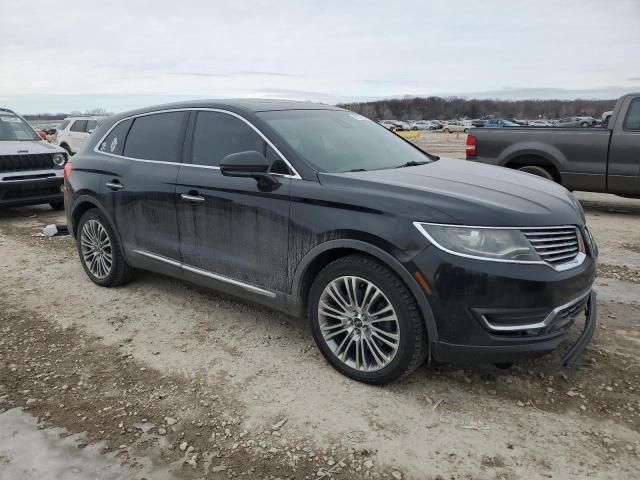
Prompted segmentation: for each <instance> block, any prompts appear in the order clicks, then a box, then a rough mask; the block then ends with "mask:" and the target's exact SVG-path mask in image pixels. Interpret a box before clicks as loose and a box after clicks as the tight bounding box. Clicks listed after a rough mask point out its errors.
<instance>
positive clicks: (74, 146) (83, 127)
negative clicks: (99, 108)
mask: <svg viewBox="0 0 640 480" xmlns="http://www.w3.org/2000/svg"><path fill="white" fill-rule="evenodd" d="M104 119H105V117H96V116H90V115H81V116H74V117H67V118H65V119H64V121H63V122H62V124H61V125H60V128H59V129H58V132H57V138H56V139H57V142H58V145H60V146H61V147H62V148H64V149H65V150H66V151H67V153H68V154H69V155H73V154H74V153H77V152H79V151H80V150H82V149H83V148H84V146H85V144H86V143H87V140H89V136H90V135H91V134H92V133H93V131H94V130H95V129H96V128H97V126H98V125H100V123H102V121H103V120H104Z"/></svg>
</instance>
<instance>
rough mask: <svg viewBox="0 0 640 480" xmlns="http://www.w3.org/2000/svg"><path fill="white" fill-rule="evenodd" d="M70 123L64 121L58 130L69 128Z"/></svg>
mask: <svg viewBox="0 0 640 480" xmlns="http://www.w3.org/2000/svg"><path fill="white" fill-rule="evenodd" d="M69 123H70V122H69V120H64V121H63V122H62V123H61V124H60V126H59V127H58V130H64V129H65V128H67V125H69Z"/></svg>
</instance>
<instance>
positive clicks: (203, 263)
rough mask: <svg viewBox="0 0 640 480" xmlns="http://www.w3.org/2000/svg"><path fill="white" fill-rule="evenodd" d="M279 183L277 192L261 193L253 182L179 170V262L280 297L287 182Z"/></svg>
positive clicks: (191, 169) (210, 171) (191, 168)
mask: <svg viewBox="0 0 640 480" xmlns="http://www.w3.org/2000/svg"><path fill="white" fill-rule="evenodd" d="M279 180H280V182H281V184H280V186H279V187H278V188H277V189H276V190H275V191H271V192H262V191H260V190H259V189H258V185H257V182H256V181H255V180H254V179H251V178H232V177H225V176H223V175H222V174H221V173H220V171H219V170H217V169H213V168H198V167H194V166H189V165H183V166H182V168H181V169H180V174H179V177H178V187H177V190H176V202H177V211H178V223H179V230H180V249H181V254H182V261H183V262H184V263H185V264H186V265H188V266H192V267H196V268H198V269H202V270H204V271H205V272H207V273H209V274H214V275H218V276H222V277H225V279H231V280H234V281H238V282H242V283H246V284H249V285H253V286H257V287H260V288H262V289H265V290H267V291H270V292H284V291H285V287H286V284H287V236H288V228H289V224H288V223H289V183H290V181H291V180H290V179H289V178H283V177H280V179H279ZM203 275H204V272H203Z"/></svg>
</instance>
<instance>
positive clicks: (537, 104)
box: [338, 97, 616, 120]
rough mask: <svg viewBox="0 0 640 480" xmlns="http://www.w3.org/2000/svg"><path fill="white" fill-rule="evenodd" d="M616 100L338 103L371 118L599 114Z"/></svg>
mask: <svg viewBox="0 0 640 480" xmlns="http://www.w3.org/2000/svg"><path fill="white" fill-rule="evenodd" d="M615 103H616V100H582V99H576V100H484V99H483V100H479V99H465V98H460V97H446V98H443V97H427V98H422V97H416V98H398V99H388V100H378V101H375V102H362V103H345V104H340V105H338V106H339V107H342V108H346V109H348V110H353V111H354V112H357V113H359V114H361V115H363V116H365V117H368V118H371V119H372V120H385V119H389V120H447V119H453V118H483V117H489V116H493V117H495V118H522V119H535V118H562V117H569V116H574V115H577V116H590V117H594V118H599V117H600V116H601V115H602V113H603V112H606V111H608V110H613V107H614V105H615Z"/></svg>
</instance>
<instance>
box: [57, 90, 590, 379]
mask: <svg viewBox="0 0 640 480" xmlns="http://www.w3.org/2000/svg"><path fill="white" fill-rule="evenodd" d="M347 126H348V128H346V127H347ZM65 205H66V214H67V220H68V225H69V230H70V232H71V233H72V235H73V236H74V237H75V239H76V242H77V248H78V254H79V257H80V262H81V263H82V266H83V268H84V270H85V272H86V274H87V275H88V277H89V278H90V279H91V280H92V281H93V282H94V283H96V284H98V285H101V286H105V287H110V286H116V285H120V284H123V283H125V282H127V281H129V280H130V279H131V278H132V277H133V275H134V271H135V269H146V270H152V271H156V272H160V273H164V274H168V275H172V276H175V277H178V278H181V279H185V280H188V281H191V282H194V283H197V284H200V285H204V286H208V287H213V288H216V289H218V290H220V291H223V292H227V293H229V294H233V295H237V296H240V297H242V298H245V299H248V300H251V301H254V302H257V303H261V304H264V305H267V306H270V307H273V308H276V309H280V310H282V311H285V312H288V313H290V314H293V315H297V316H305V317H308V318H309V321H310V324H311V331H312V334H313V337H314V339H315V341H316V343H317V345H318V347H319V349H320V351H321V352H322V354H323V355H324V356H325V358H326V359H327V360H328V362H329V363H330V364H331V365H332V366H333V367H335V368H336V369H337V370H339V371H340V372H342V373H343V374H345V375H347V376H349V377H351V378H354V379H356V380H359V381H362V382H367V383H377V384H379V383H386V382H389V381H392V380H395V379H398V378H400V377H402V376H404V375H406V374H408V373H409V372H411V371H412V370H414V369H415V368H416V367H418V366H419V365H420V364H422V363H423V361H424V360H425V359H426V358H430V359H433V360H438V361H451V362H456V363H477V362H481V363H493V362H511V361H514V360H515V359H517V358H522V357H528V356H531V355H539V354H542V353H545V352H549V351H552V350H554V349H556V347H558V345H559V344H560V343H561V342H562V341H563V340H564V339H565V338H566V336H567V334H568V333H569V332H570V331H574V329H578V328H579V327H578V326H577V322H578V321H582V320H584V321H583V322H582V325H584V330H583V331H582V333H581V335H580V338H579V340H578V342H577V343H576V344H575V345H574V346H573V348H571V350H570V351H569V353H568V354H567V356H566V357H565V361H566V362H567V363H568V364H571V363H572V362H574V361H575V359H576V358H577V356H578V355H579V354H580V352H581V351H582V350H583V349H584V348H585V347H586V345H587V343H588V342H589V340H590V338H591V336H592V334H593V330H594V328H595V322H596V311H595V306H596V303H595V294H594V293H593V292H592V285H593V281H594V278H595V273H596V257H597V249H596V246H595V244H594V242H593V239H592V237H591V235H590V234H589V231H588V230H587V227H586V225H585V218H584V214H583V212H582V210H581V208H580V205H579V203H578V202H577V201H576V199H575V198H574V197H573V195H572V194H571V193H569V192H568V191H567V190H565V189H564V188H562V187H561V186H559V185H554V184H552V183H550V182H547V181H546V180H544V179H540V178H535V177H532V176H531V175H525V174H522V173H520V172H512V171H509V170H506V169H499V168H497V167H493V166H487V165H481V164H476V163H472V162H460V161H459V160H446V159H439V158H438V157H435V156H433V155H429V154H428V153H425V152H423V151H422V150H420V149H419V148H417V147H416V146H414V145H413V144H411V143H410V142H408V141H406V140H404V139H402V138H400V137H399V136H397V135H395V134H391V133H389V132H387V131H385V130H384V129H382V128H379V126H378V125H376V124H375V123H374V122H372V121H370V120H368V119H366V118H364V117H362V116H360V115H357V114H354V113H352V112H349V111H347V110H343V109H340V108H337V107H331V106H327V105H317V104H311V103H308V102H290V101H276V100H269V101H266V100H229V101H213V100H212V101H195V102H186V103H177V104H171V105H161V106H157V107H151V108H145V109H141V110H137V111H132V112H127V113H123V114H120V115H117V116H114V117H112V118H110V119H109V120H107V121H106V122H105V123H104V124H103V125H102V126H100V127H99V128H98V130H97V131H96V132H95V134H94V136H93V137H92V138H91V139H90V140H89V144H88V145H87V147H86V148H85V149H84V150H83V151H82V152H80V153H79V154H78V155H76V156H75V157H73V158H72V160H71V161H70V162H69V163H68V164H67V165H66V168H65ZM541 205H544V208H541ZM585 322H586V323H585Z"/></svg>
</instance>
